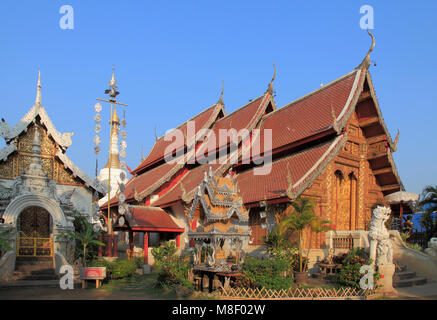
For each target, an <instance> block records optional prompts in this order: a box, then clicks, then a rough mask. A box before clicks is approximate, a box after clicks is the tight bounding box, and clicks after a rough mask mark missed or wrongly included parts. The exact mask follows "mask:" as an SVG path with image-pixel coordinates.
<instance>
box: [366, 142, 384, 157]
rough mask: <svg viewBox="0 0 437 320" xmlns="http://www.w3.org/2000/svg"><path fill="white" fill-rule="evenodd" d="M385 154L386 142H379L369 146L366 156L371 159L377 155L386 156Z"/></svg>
mask: <svg viewBox="0 0 437 320" xmlns="http://www.w3.org/2000/svg"><path fill="white" fill-rule="evenodd" d="M386 153H387V142H386V141H380V142H377V143H373V144H370V145H369V147H368V156H369V158H372V157H374V156H376V155H378V154H386Z"/></svg>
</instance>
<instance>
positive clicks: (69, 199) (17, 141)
mask: <svg viewBox="0 0 437 320" xmlns="http://www.w3.org/2000/svg"><path fill="white" fill-rule="evenodd" d="M4 110H6V109H4ZM0 135H1V137H2V138H4V139H5V142H6V146H5V147H4V148H2V149H1V150H0V218H1V221H0V230H6V229H13V230H15V231H16V232H14V233H12V238H11V239H10V245H11V247H12V248H13V249H12V250H10V251H8V252H6V253H5V254H4V255H3V257H2V259H1V261H0V275H1V277H2V278H3V279H7V278H8V277H10V276H11V275H12V274H13V272H14V270H15V267H16V262H17V263H18V262H19V261H20V259H29V258H30V259H35V260H36V261H38V259H40V258H41V259H45V260H47V261H51V262H53V267H54V268H55V269H56V271H59V268H60V266H61V265H63V264H66V263H67V262H68V263H72V262H73V261H71V259H72V257H73V255H72V254H73V250H74V247H73V243H72V242H71V240H68V239H67V238H65V237H63V234H64V232H65V231H66V230H69V231H73V230H74V225H73V222H74V219H75V217H76V216H77V215H81V216H84V217H86V219H87V220H88V221H90V222H93V223H99V220H98V216H97V217H93V216H92V202H93V199H95V200H97V199H99V198H101V197H102V196H103V195H104V194H105V193H106V188H105V187H104V186H102V185H101V184H100V183H99V181H97V180H92V179H91V178H90V177H89V176H87V175H86V174H85V173H84V172H83V171H82V170H80V169H79V168H78V167H77V166H76V165H75V164H74V163H73V162H72V161H71V160H70V159H69V158H68V157H67V155H66V154H65V153H66V151H67V148H68V147H70V146H71V144H72V141H71V136H72V135H73V133H63V134H61V133H60V132H59V131H58V130H56V128H55V126H54V125H53V123H52V121H51V120H50V118H49V116H48V114H47V112H46V110H45V108H44V107H43V105H42V102H41V77H40V76H38V85H37V95H36V100H35V104H34V105H33V106H32V108H31V109H30V110H29V111H28V112H27V113H26V114H25V116H24V117H23V118H22V119H21V120H20V121H19V122H18V123H17V124H16V125H15V126H9V125H8V124H7V123H6V122H4V123H2V124H1V128H0Z"/></svg>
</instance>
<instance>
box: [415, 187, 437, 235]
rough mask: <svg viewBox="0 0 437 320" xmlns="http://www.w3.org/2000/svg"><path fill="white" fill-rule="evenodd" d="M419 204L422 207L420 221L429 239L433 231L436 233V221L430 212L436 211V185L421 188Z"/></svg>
mask: <svg viewBox="0 0 437 320" xmlns="http://www.w3.org/2000/svg"><path fill="white" fill-rule="evenodd" d="M419 205H420V206H421V207H422V208H423V209H424V213H423V215H422V217H421V219H420V220H421V221H420V222H421V224H422V226H423V227H425V229H426V233H427V238H428V240H429V238H431V237H432V236H433V234H434V233H437V221H434V219H433V217H432V213H433V212H435V211H437V186H426V187H425V188H424V189H423V191H422V199H421V200H420V201H419Z"/></svg>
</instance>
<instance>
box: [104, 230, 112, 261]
mask: <svg viewBox="0 0 437 320" xmlns="http://www.w3.org/2000/svg"><path fill="white" fill-rule="evenodd" d="M105 243H106V246H105V256H106V257H112V238H111V235H110V234H105Z"/></svg>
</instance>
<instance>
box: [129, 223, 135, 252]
mask: <svg viewBox="0 0 437 320" xmlns="http://www.w3.org/2000/svg"><path fill="white" fill-rule="evenodd" d="M129 249H130V257H129V258H130V259H131V258H133V256H134V233H133V231H132V230H129Z"/></svg>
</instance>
